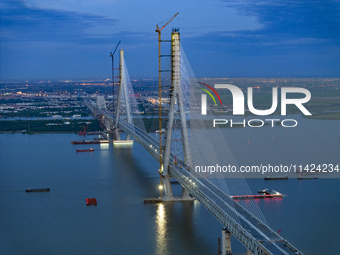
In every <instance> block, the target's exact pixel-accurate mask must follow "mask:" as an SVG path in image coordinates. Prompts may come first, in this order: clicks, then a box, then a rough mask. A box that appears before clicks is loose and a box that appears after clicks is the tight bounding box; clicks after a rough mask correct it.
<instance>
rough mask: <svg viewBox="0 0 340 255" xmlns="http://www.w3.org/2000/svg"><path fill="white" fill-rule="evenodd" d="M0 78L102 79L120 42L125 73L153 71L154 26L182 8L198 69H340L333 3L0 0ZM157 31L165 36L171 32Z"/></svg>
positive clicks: (289, 72)
mask: <svg viewBox="0 0 340 255" xmlns="http://www.w3.org/2000/svg"><path fill="white" fill-rule="evenodd" d="M0 5H1V17H0V18H1V25H0V26H1V41H0V42H1V45H0V46H1V49H0V50H1V73H0V75H1V79H15V78H17V79H32V78H41V79H57V78H60V79H64V78H65V79H72V78H78V79H79V78H107V77H109V76H110V59H109V57H108V54H109V51H110V50H111V49H112V48H113V47H114V45H115V44H116V43H117V42H118V40H122V47H123V48H124V49H125V51H126V59H127V64H128V68H129V72H130V76H131V77H156V76H157V35H156V33H155V32H154V29H155V25H156V24H157V23H158V22H160V21H162V20H165V19H167V18H169V17H171V15H173V14H174V13H176V12H178V11H179V12H180V15H179V16H178V18H176V19H175V20H174V21H173V22H172V23H171V25H169V28H171V27H172V26H179V27H180V31H181V41H182V45H183V47H184V49H186V54H187V56H188V58H189V61H190V62H191V64H192V66H193V69H194V71H195V72H196V73H199V74H200V75H201V76H225V77H228V76H315V75H316V76H340V73H339V71H338V69H339V68H337V67H338V66H339V64H340V53H339V42H340V40H339V39H340V32H339V28H340V15H338V13H339V8H340V2H339V1H334V0H333V1H332V0H322V1H321V0H319V1H318V0H307V1H304V0H300V1H295V0H278V1H271V0H259V1H255V0H239V1H237V0H236V1H235V0H234V1H232V0H213V1H208V0H186V1H180V0H174V1H165V0H146V1H139V0H126V1H118V0H97V1H93V0H83V1H78V0H55V1H45V0H2V1H1V2H0ZM169 28H168V29H167V30H164V33H163V35H164V36H167V35H169V33H170V32H169V30H170V29H169Z"/></svg>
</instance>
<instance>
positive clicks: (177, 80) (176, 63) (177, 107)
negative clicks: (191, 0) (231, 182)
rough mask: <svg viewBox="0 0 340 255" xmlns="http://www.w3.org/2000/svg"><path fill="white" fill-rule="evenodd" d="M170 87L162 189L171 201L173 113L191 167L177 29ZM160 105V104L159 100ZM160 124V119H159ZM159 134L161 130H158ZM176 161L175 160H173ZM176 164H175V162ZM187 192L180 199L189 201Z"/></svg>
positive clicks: (186, 158)
mask: <svg viewBox="0 0 340 255" xmlns="http://www.w3.org/2000/svg"><path fill="white" fill-rule="evenodd" d="M170 56H171V86H170V90H169V96H170V102H169V112H168V117H167V118H168V122H167V126H166V135H165V146H164V149H162V150H164V158H163V159H164V160H163V162H162V163H163V165H162V166H163V171H162V178H163V187H164V197H165V199H173V194H172V189H171V184H170V178H171V174H170V173H169V167H170V164H173V163H174V159H173V158H171V144H172V141H173V129H174V124H175V121H178V120H177V119H176V118H175V111H178V113H179V120H180V131H181V137H182V139H181V140H182V145H183V152H184V162H185V164H186V165H187V166H188V169H189V168H190V167H192V160H191V152H190V147H189V137H188V126H187V120H186V115H185V109H184V103H183V97H182V89H181V52H180V33H179V29H178V28H173V30H172V33H171V55H170ZM159 101H160V102H159V103H160V104H161V103H162V102H161V100H159ZM159 121H160V122H161V121H162V119H161V118H160V120H159ZM160 133H161V130H160ZM175 161H176V159H175ZM175 164H176V162H175ZM190 198H191V197H190V196H189V192H188V191H187V190H186V189H184V188H183V191H182V198H181V199H184V200H187V199H190Z"/></svg>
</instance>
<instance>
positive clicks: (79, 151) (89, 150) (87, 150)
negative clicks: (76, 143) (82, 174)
mask: <svg viewBox="0 0 340 255" xmlns="http://www.w3.org/2000/svg"><path fill="white" fill-rule="evenodd" d="M76 151H77V152H86V151H94V149H92V148H90V149H87V150H76Z"/></svg>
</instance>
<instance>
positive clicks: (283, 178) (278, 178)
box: [264, 175, 288, 180]
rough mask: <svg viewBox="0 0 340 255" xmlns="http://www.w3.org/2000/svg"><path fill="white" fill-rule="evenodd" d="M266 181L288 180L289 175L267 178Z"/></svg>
mask: <svg viewBox="0 0 340 255" xmlns="http://www.w3.org/2000/svg"><path fill="white" fill-rule="evenodd" d="M264 179H265V180H288V175H285V176H266V177H264Z"/></svg>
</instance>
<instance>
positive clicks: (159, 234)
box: [155, 204, 168, 255]
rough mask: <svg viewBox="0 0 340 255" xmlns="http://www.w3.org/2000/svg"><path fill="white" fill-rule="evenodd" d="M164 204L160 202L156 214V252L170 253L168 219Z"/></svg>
mask: <svg viewBox="0 0 340 255" xmlns="http://www.w3.org/2000/svg"><path fill="white" fill-rule="evenodd" d="M166 216H167V215H166V211H165V209H164V205H163V204H158V206H157V215H156V252H155V254H159V255H163V254H167V253H168V243H167V219H166Z"/></svg>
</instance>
